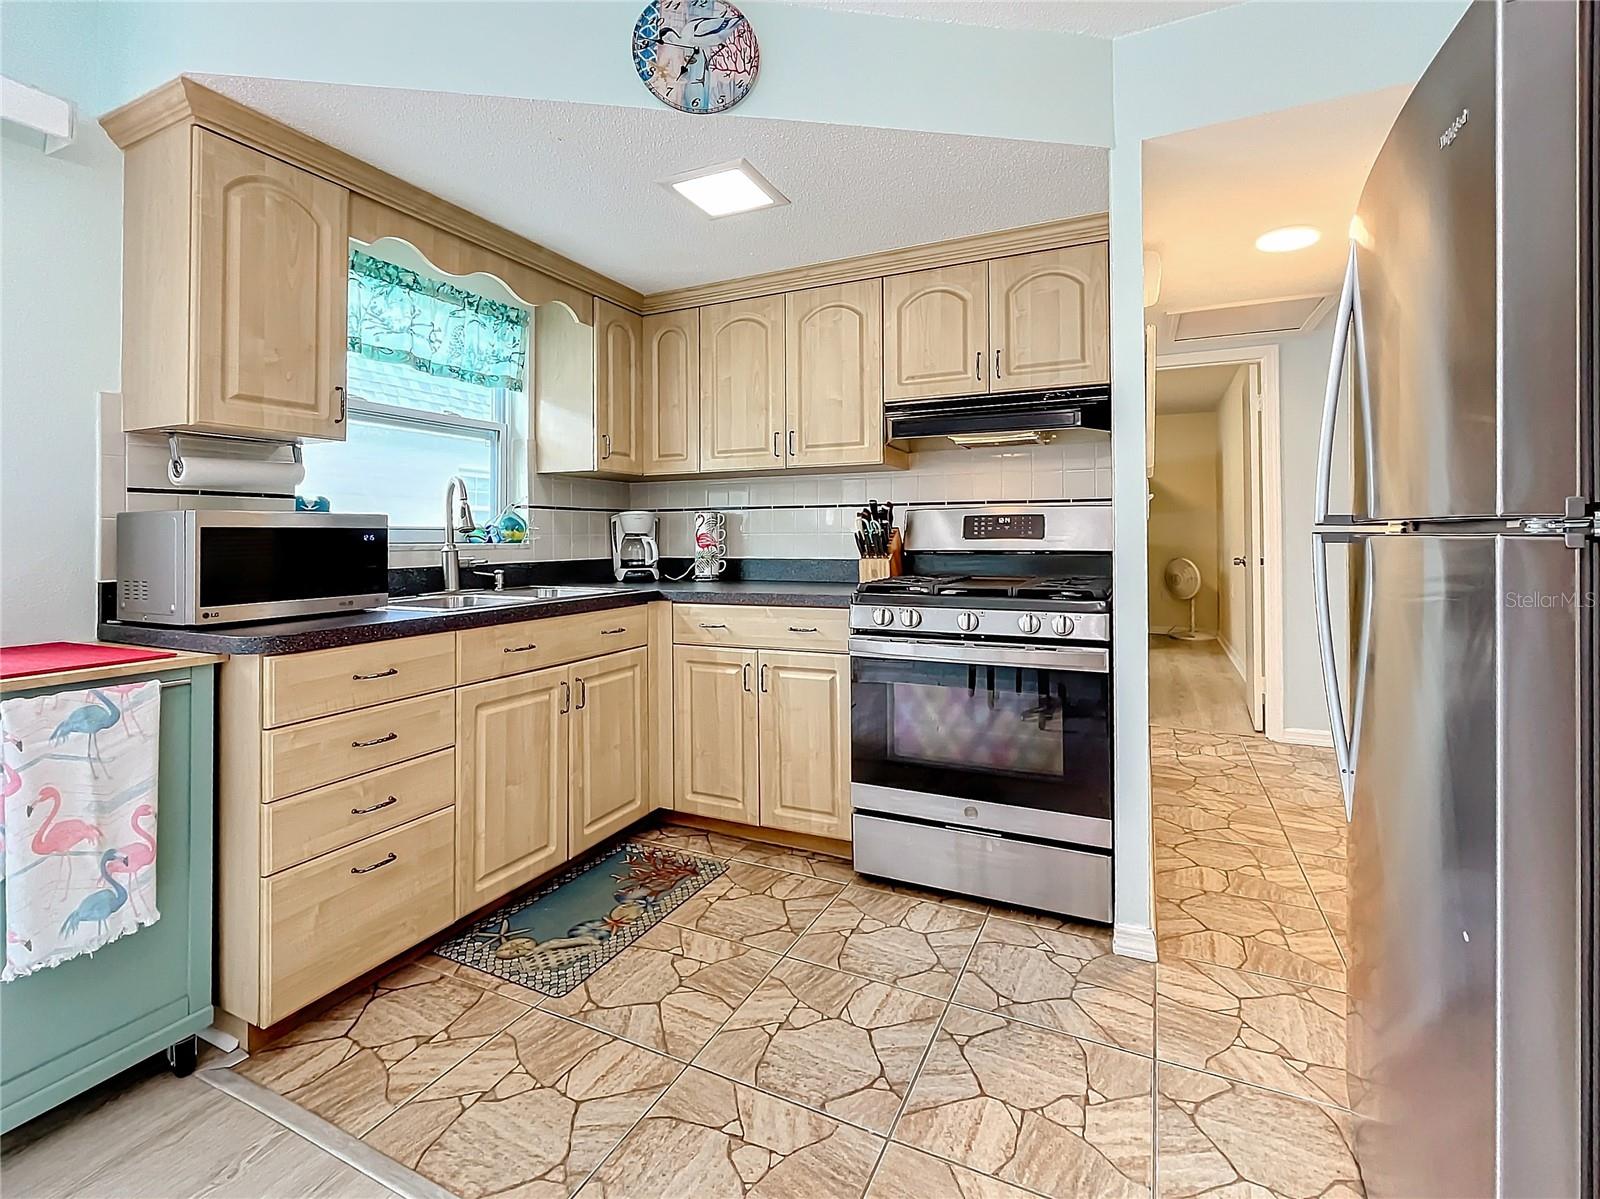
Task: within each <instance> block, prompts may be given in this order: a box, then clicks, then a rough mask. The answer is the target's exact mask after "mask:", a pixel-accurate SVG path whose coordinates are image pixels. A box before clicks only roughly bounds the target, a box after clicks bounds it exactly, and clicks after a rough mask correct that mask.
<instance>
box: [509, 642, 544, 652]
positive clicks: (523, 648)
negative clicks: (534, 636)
mask: <svg viewBox="0 0 1600 1199" xmlns="http://www.w3.org/2000/svg"><path fill="white" fill-rule="evenodd" d="M538 648H539V643H538V642H537V641H530V642H528V644H527V645H508V646H506V647H505V648H504V649H503V650H501V651H500V652H501V653H502V654H525V653H527V652H528V651H529V650H530V649H538Z"/></svg>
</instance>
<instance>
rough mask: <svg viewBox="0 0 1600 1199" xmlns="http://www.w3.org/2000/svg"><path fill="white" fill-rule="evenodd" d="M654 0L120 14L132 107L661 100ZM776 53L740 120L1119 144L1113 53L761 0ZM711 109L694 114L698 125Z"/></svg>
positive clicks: (244, 7) (190, 8)
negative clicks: (224, 90)
mask: <svg viewBox="0 0 1600 1199" xmlns="http://www.w3.org/2000/svg"><path fill="white" fill-rule="evenodd" d="M642 7H643V0H587V2H585V0H578V2H573V0H544V2H542V3H534V4H509V3H480V2H478V0H458V2H455V3H444V2H435V3H403V4H372V3H351V2H348V0H335V2H331V3H322V4H304V3H252V4H187V3H140V4H113V5H109V6H107V9H108V11H107V18H106V19H107V21H108V22H109V25H110V28H111V30H113V31H114V32H113V34H112V38H113V40H114V41H115V43H116V44H117V45H118V46H119V51H118V54H117V58H118V60H119V63H120V64H121V66H120V68H119V69H118V70H117V72H116V76H115V77H116V83H117V86H118V88H119V89H120V90H121V91H122V93H123V95H124V98H129V99H131V98H132V97H133V96H136V95H139V94H141V93H143V92H145V91H148V90H149V89H150V88H152V87H155V86H157V85H159V84H161V83H164V82H166V81H167V80H168V79H170V78H172V77H173V76H174V75H177V74H179V73H182V72H191V73H193V72H209V73H214V74H231V75H262V76H269V77H273V78H282V79H304V80H314V81H319V82H337V83H354V84H365V85H370V86H375V87H405V88H416V89H420V90H424V91H452V92H465V93H476V94H480V95H493V96H525V97H533V98H538V99H554V100H579V101H584V102H586V103H591V104H620V105H627V106H630V107H641V108H649V107H654V106H655V104H656V101H655V100H654V99H653V98H652V97H651V96H650V94H649V93H648V92H646V91H645V89H644V88H643V87H641V86H640V84H639V80H638V77H637V76H636V75H635V74H634V71H633V62H632V58H631V55H630V52H629V47H630V44H631V39H632V35H633V25H634V22H635V21H636V20H637V19H638V16H639V10H640V9H641V8H642ZM743 9H744V11H745V13H746V14H747V15H748V16H749V17H750V20H751V21H752V23H753V24H754V25H755V28H756V32H757V34H758V36H759V37H760V39H761V44H762V47H763V49H764V51H765V53H764V54H763V56H762V64H761V76H760V80H759V82H758V83H757V86H756V87H755V89H754V90H753V91H752V92H751V94H750V98H749V99H748V100H746V101H745V102H744V103H742V104H740V105H739V107H738V108H737V109H736V110H735V112H734V113H733V114H732V115H734V116H738V117H779V118H785V119H789V120H800V121H828V122H840V123H845V124H857V125H876V126H882V127H885V128H896V129H927V130H939V131H942V132H946V133H970V134H982V135H986V136H991V137H1009V138H1035V139H1039V140H1043V141H1064V142H1078V143H1082V144H1085V145H1100V146H1103V145H1106V144H1108V143H1109V141H1110V137H1111V47H1110V43H1109V42H1106V41H1104V40H1101V39H1097V38H1088V37H1077V36H1073V35H1070V34H1040V33H1037V32H1028V31H1021V30H1010V29H986V28H977V27H973V26H962V25H950V24H945V23H941V22H929V21H905V20H899V19H897V18H893V17H879V16H871V15H866V14H861V13H847V12H837V11H833V10H830V9H825V8H818V7H814V6H811V5H798V4H783V3H771V2H763V0H751V2H750V3H746V4H744V5H743ZM691 119H698V118H691Z"/></svg>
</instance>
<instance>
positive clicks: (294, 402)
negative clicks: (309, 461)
mask: <svg viewBox="0 0 1600 1199" xmlns="http://www.w3.org/2000/svg"><path fill="white" fill-rule="evenodd" d="M348 206H349V193H348V192H347V191H346V190H345V189H344V188H342V187H340V186H339V185H338V184H335V183H329V182H328V181H327V180H325V179H322V178H319V177H318V176H316V175H313V174H311V173H310V172H308V171H303V170H301V169H299V168H298V167H293V166H290V165H289V164H288V163H286V162H281V161H279V160H278V159H275V158H271V157H269V156H267V155H265V154H262V153H260V152H259V151H256V150H252V149H249V148H248V147H246V146H242V145H240V144H239V143H237V142H234V141H230V140H229V139H227V138H224V137H219V136H218V135H217V134H214V133H210V132H208V131H206V130H204V129H191V128H188V127H186V126H173V127H172V128H169V129H166V130H163V131H162V132H161V133H159V134H156V135H154V136H152V137H150V138H147V139H146V140H145V141H144V142H141V143H139V144H137V145H135V146H133V147H131V148H130V149H129V151H128V154H127V157H126V186H125V194H124V208H123V221H124V241H125V261H124V278H123V344H124V346H125V347H126V348H127V353H126V357H125V360H124V378H123V389H124V390H123V427H124V428H126V429H172V428H189V429H197V430H201V431H205V432H212V433H237V434H244V435H249V436H267V437H283V438H294V437H319V438H328V439H333V440H342V439H343V437H344V415H345V398H344V386H345V340H346V322H345V307H346V304H345V298H346V292H347V279H348V262H349V236H348Z"/></svg>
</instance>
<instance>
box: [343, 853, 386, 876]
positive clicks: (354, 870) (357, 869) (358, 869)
mask: <svg viewBox="0 0 1600 1199" xmlns="http://www.w3.org/2000/svg"><path fill="white" fill-rule="evenodd" d="M395 860H396V859H395V855H394V854H393V853H392V852H391V853H389V854H386V855H385V856H384V858H383V860H382V861H381V862H374V863H372V865H370V866H352V867H350V873H351V874H370V873H372V871H374V870H376V869H377V868H378V867H380V866H387V865H388V864H389V863H390V862H393V861H395Z"/></svg>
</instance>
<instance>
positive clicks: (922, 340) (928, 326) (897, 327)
mask: <svg viewBox="0 0 1600 1199" xmlns="http://www.w3.org/2000/svg"><path fill="white" fill-rule="evenodd" d="M988 304H989V273H988V266H987V265H986V264H985V263H982V262H964V263H961V264H960V265H958V266H942V267H936V268H934V269H933V270H927V271H912V272H911V273H910V274H906V275H890V276H889V277H888V278H886V279H885V280H884V281H883V362H884V372H883V398H884V399H885V400H922V399H932V398H936V397H938V396H963V395H974V394H976V393H979V392H984V391H987V390H988V389H989V311H988Z"/></svg>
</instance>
